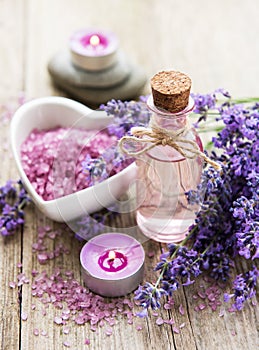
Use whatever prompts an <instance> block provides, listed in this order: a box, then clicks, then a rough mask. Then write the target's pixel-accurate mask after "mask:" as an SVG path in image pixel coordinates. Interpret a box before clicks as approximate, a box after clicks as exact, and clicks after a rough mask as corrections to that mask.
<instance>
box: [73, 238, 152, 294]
mask: <svg viewBox="0 0 259 350" xmlns="http://www.w3.org/2000/svg"><path fill="white" fill-rule="evenodd" d="M144 260H145V252H144V249H143V247H142V245H141V244H140V243H139V242H138V241H137V240H135V239H134V238H132V237H131V236H128V235H125V234H122V233H105V234H101V235H99V236H96V237H94V238H92V239H91V240H90V241H88V242H87V243H86V244H85V245H84V246H83V248H82V250H81V254H80V261H81V265H82V274H83V279H84V282H85V284H86V285H87V287H88V288H89V289H91V290H92V291H93V292H95V293H97V294H100V295H103V296H108V297H117V296H123V295H126V294H128V293H130V292H132V291H133V290H134V289H136V288H137V287H138V285H139V284H140V283H141V281H142V278H143V272H144Z"/></svg>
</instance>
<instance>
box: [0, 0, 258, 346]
mask: <svg viewBox="0 0 259 350" xmlns="http://www.w3.org/2000/svg"><path fill="white" fill-rule="evenodd" d="M88 26H97V27H102V28H109V29H112V30H113V31H114V32H116V33H117V34H118V35H119V39H120V42H121V48H122V49H123V50H124V51H125V52H126V53H127V55H128V57H129V58H130V59H131V60H133V61H135V62H137V63H138V64H140V65H141V66H142V67H143V69H144V70H145V72H146V74H147V76H148V77H151V76H153V75H154V74H155V73H157V72H158V71H159V70H164V69H167V68H173V69H176V70H181V71H183V72H185V73H187V74H189V75H190V76H191V77H192V80H193V89H192V90H193V91H195V92H207V91H212V90H214V89H215V88H218V87H225V88H226V89H229V90H230V92H231V93H232V94H233V95H234V96H237V97H242V96H249V95H253V96H255V95H259V91H258V77H259V65H258V62H259V45H258V33H259V22H258V3H257V1H256V0H247V1H245V2H244V1H241V0H227V1H223V0H219V1H217V2H215V3H213V4H212V3H209V2H208V1H206V0H195V1H192V2H190V1H187V0H184V1H181V2H180V1H176V0H160V1H155V0H143V1H138V0H131V1H127V0H106V1H103V0H95V1H94V2H93V1H90V0H75V1H73V2H71V1H70V0H56V1H51V0H37V1H35V0H0V52H1V54H0V77H1V78H0V79H1V80H0V82H1V83H0V104H6V103H10V101H11V102H12V104H15V97H16V96H17V95H18V93H19V92H20V91H22V90H23V91H24V92H25V94H26V96H27V98H34V97H41V96H46V95H61V96H65V94H63V92H62V91H60V90H57V89H56V88H54V87H53V85H52V83H51V81H50V77H49V75H48V73H47V69H46V67H47V63H48V61H49V59H50V58H51V57H52V55H54V54H55V53H56V52H57V51H58V50H60V49H63V48H64V47H66V46H67V45H68V38H69V36H70V35H71V33H72V32H73V31H74V30H76V29H79V28H82V27H88ZM148 91H150V89H149V86H148V85H147V87H146V90H145V92H148ZM0 108H1V110H0V111H1V114H2V111H3V110H4V106H2V107H0ZM8 133H9V124H8V122H4V121H3V120H2V119H1V128H0V141H1V145H2V147H1V150H0V152H1V162H2V166H1V172H0V179H1V183H2V184H3V183H4V182H5V180H7V179H9V178H13V179H16V178H17V176H18V175H17V171H16V168H15V165H14V162H13V159H12V157H11V156H10V152H9V151H7V149H8ZM43 225H49V226H50V227H53V229H60V230H62V232H63V234H62V236H61V237H59V242H62V243H63V244H64V246H66V247H68V248H69V249H70V254H69V255H66V254H65V255H63V256H60V257H58V258H56V259H54V260H53V261H51V262H49V263H48V264H46V265H40V264H39V263H38V260H37V256H36V254H35V253H33V252H32V243H33V242H35V241H36V240H37V234H38V228H39V227H41V226H43ZM110 225H111V226H112V227H116V228H126V229H125V230H127V228H134V230H135V231H136V234H137V235H139V232H138V230H137V228H136V222H135V218H134V212H132V213H129V214H124V215H121V216H120V217H119V218H116V219H115V220H114V221H113V222H111V223H110ZM56 244H58V242H57V241H53V240H51V239H48V240H47V248H48V249H49V250H53V247H54V246H55V245H56ZM81 246H82V243H80V242H78V241H76V240H75V239H74V238H73V237H71V236H70V235H69V234H68V233H67V232H66V231H65V230H64V229H63V226H62V225H60V224H56V223H53V222H51V221H50V220H48V219H47V218H45V217H43V215H42V214H41V213H40V212H39V211H38V210H37V209H35V208H34V207H33V206H31V207H30V208H28V210H27V211H26V224H25V226H24V228H23V232H17V234H16V235H15V236H13V237H10V238H8V239H3V238H2V237H0V285H1V291H0V334H1V349H3V350H18V349H19V350H34V349H38V350H46V349H48V350H61V349H65V348H66V347H65V345H64V342H69V343H70V344H71V346H70V349H75V350H79V349H87V348H89V349H94V350H102V349H105V350H109V349H111V350H118V349H122V350H134V349H138V350H142V349H143V350H146V349H163V350H164V349H166V350H167V349H168V350H169V349H173V350H186V349H188V350H219V349H220V350H232V349H233V350H241V349H246V350H255V349H258V348H259V314H258V307H254V306H252V305H248V306H247V307H246V308H245V309H244V310H243V311H242V312H239V313H235V314H233V313H228V312H225V314H224V316H223V317H220V316H219V311H217V312H212V311H211V310H209V309H206V310H204V311H203V312H196V311H194V308H195V306H196V305H197V300H195V299H194V298H193V295H194V294H196V293H197V291H198V290H199V288H200V285H201V284H204V283H205V282H204V281H203V280H202V279H201V280H200V281H198V282H197V283H196V284H194V285H192V286H189V287H188V288H186V289H181V290H179V292H177V293H176V295H175V304H174V307H173V308H172V310H169V311H168V310H165V309H163V308H162V309H161V310H159V311H158V317H159V316H161V317H162V318H164V319H170V318H172V317H173V318H174V320H175V324H174V325H172V326H171V325H163V326H158V325H156V319H157V316H154V317H150V318H147V319H139V318H135V319H134V323H133V325H128V323H127V320H126V319H125V318H123V317H122V315H120V316H119V320H118V322H117V324H116V325H115V327H114V331H113V334H112V335H111V336H109V337H108V336H107V335H106V334H105V332H106V327H103V328H101V329H100V330H99V332H98V333H95V332H92V331H91V330H90V327H89V326H88V325H85V326H75V325H74V324H73V323H71V324H70V325H69V327H70V333H69V334H68V335H66V334H64V333H63V331H62V330H63V328H62V326H58V325H56V324H54V322H53V319H54V317H55V315H58V314H59V311H58V310H56V309H54V308H53V307H49V308H48V309H46V315H45V316H44V313H43V311H44V305H43V304H42V303H40V302H39V300H38V299H37V298H34V297H33V296H32V290H31V280H32V278H31V271H32V269H35V270H39V271H44V270H45V271H46V272H47V273H48V274H52V273H53V270H54V269H55V268H56V267H59V266H62V267H63V268H64V269H65V270H66V269H67V270H72V271H74V274H75V278H76V279H77V280H79V281H81V282H82V279H81V275H80V264H79V251H80V247H81ZM143 246H144V248H145V250H146V252H147V259H146V266H145V279H146V280H148V281H149V280H151V281H152V280H153V279H154V271H153V267H154V265H155V263H156V261H158V257H159V255H160V254H161V249H162V246H161V245H160V244H158V243H154V242H152V241H147V242H144V243H143ZM149 252H154V256H153V257H148V253H149ZM18 262H22V263H23V267H22V272H23V273H25V275H26V276H28V277H29V278H30V283H29V284H25V285H24V286H22V287H21V293H20V297H19V295H18V293H17V290H16V289H15V290H13V289H11V288H10V287H9V282H10V281H14V280H15V278H16V276H17V274H18V273H19V271H20V269H19V268H18V267H17V263H18ZM244 268H245V266H244V265H242V264H238V265H237V267H236V270H237V271H238V272H239V273H240V272H241V271H242V270H244ZM33 305H35V310H32V308H34V306H33ZM181 305H182V306H183V309H184V310H185V313H184V314H183V315H181V313H179V308H180V306H181ZM137 310H138V309H137V308H136V311H137ZM22 313H26V314H28V319H27V321H22V320H21V314H22ZM180 325H184V326H183V328H182V329H181V331H180V332H179V334H177V333H176V331H175V329H174V327H178V328H179V326H180ZM140 326H141V327H142V330H138V328H139V327H140ZM34 329H39V331H40V332H41V331H46V332H47V336H43V335H41V334H40V335H39V336H35V335H33V330H34ZM86 338H89V339H90V345H89V346H87V345H84V341H85V339H86Z"/></svg>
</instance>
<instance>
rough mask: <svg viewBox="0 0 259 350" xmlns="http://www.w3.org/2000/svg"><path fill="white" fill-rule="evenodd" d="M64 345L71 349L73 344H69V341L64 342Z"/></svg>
mask: <svg viewBox="0 0 259 350" xmlns="http://www.w3.org/2000/svg"><path fill="white" fill-rule="evenodd" d="M63 345H64V346H65V347H66V348H70V346H71V343H70V342H68V341H64V342H63Z"/></svg>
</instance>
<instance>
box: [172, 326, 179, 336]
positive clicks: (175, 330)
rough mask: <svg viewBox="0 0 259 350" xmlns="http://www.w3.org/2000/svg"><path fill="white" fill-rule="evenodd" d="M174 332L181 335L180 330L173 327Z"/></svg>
mask: <svg viewBox="0 0 259 350" xmlns="http://www.w3.org/2000/svg"><path fill="white" fill-rule="evenodd" d="M173 332H174V333H176V334H179V333H180V330H179V328H177V327H176V326H174V327H173Z"/></svg>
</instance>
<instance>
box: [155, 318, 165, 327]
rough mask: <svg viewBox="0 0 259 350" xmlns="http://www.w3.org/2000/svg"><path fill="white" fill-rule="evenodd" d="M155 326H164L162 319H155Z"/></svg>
mask: <svg viewBox="0 0 259 350" xmlns="http://www.w3.org/2000/svg"><path fill="white" fill-rule="evenodd" d="M156 324H157V325H158V326H161V325H162V324H164V320H163V319H162V317H158V318H157V320H156Z"/></svg>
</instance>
